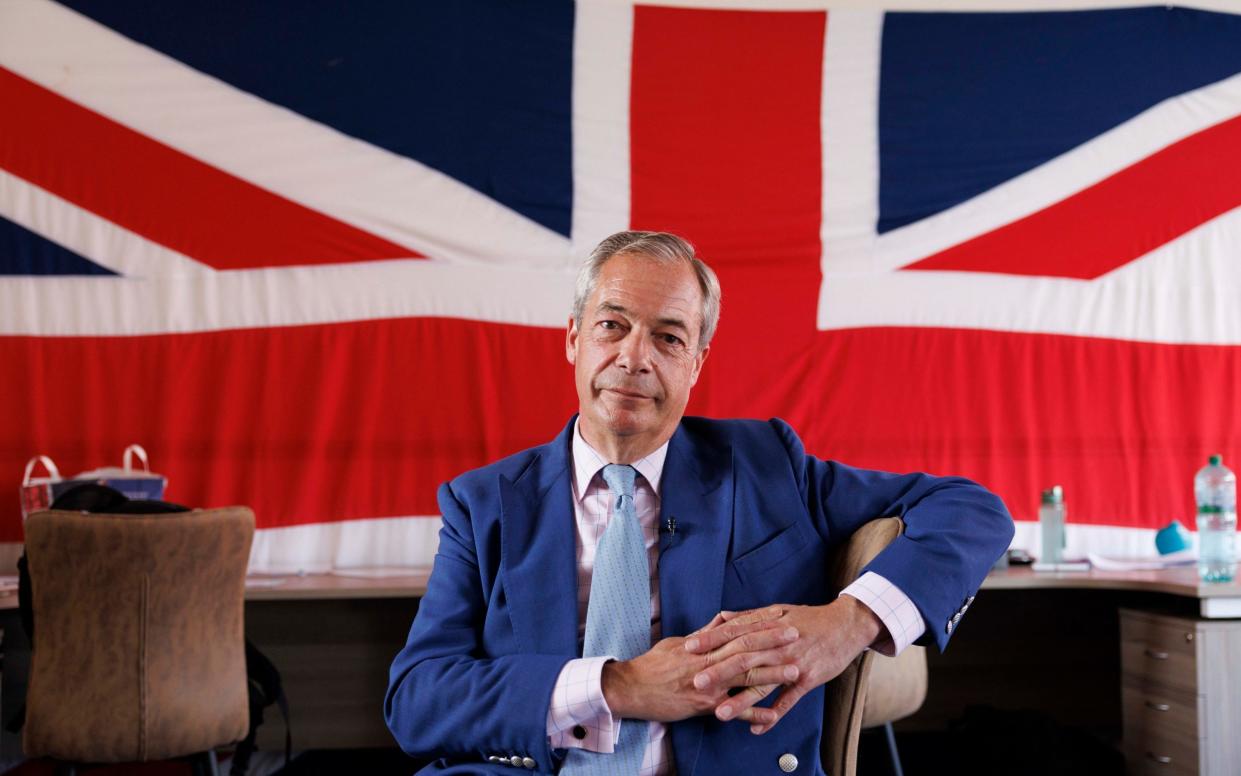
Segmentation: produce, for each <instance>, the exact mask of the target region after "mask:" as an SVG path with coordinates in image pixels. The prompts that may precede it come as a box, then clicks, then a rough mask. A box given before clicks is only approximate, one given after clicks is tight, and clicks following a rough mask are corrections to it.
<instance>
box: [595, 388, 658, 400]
mask: <svg viewBox="0 0 1241 776" xmlns="http://www.w3.org/2000/svg"><path fill="white" fill-rule="evenodd" d="M603 390H605V391H611V392H612V393H614V394H616V395H618V396H623V397H625V398H626V399H649V398H651V397H650V396H647V395H646V394H644V393H634V392H632V391H626V390H624V389H623V388H604V389H603Z"/></svg>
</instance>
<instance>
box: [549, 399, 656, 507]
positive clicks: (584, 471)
mask: <svg viewBox="0 0 1241 776" xmlns="http://www.w3.org/2000/svg"><path fill="white" fill-rule="evenodd" d="M670 441H671V440H670ZM667 455H668V442H664V443H663V444H662V445H660V446H659V448H658V449H657V450H655V451H654V452H652V453H651V454H650V455H648V456H646V457H645V458H642V459H641V460H638V461H634V462H633V468H635V469H637V470H638V474H641V475H642V477H643V479H645V480H646V481H647V483H648V484H649V485H650V486H651V489H652V490H654V491H655V495H656V496H658V495H659V480H660V478H661V477H662V475H663V473H664V458H665V457H667ZM609 463H611V461H608V460H607V459H605V458H604V457H603V456H602V455H600V454H599V453H598V452H597V451H596V450H595V448H593V447H591V446H590V445H589V444H588V443H587V442H586V440H585V439H583V438H582V430H581V419H580V418H579V419H578V420H576V421H574V423H573V485H574V493H573V495H574V497H575V498H576V499H577V500H578V501H581V500H582V499H583V498H584V497H585V496H586V489H587V488H588V487H590V481H591V480H593V479H594V478H595V475H596V474H598V473H599V470H601V469H602V468H603V467H605V466H607V465H608V464H609Z"/></svg>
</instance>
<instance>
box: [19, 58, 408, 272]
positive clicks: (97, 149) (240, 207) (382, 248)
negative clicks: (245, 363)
mask: <svg viewBox="0 0 1241 776" xmlns="http://www.w3.org/2000/svg"><path fill="white" fill-rule="evenodd" d="M0 105H4V106H5V114H6V117H7V118H6V120H5V121H0V167H3V168H4V169H6V170H8V171H9V172H11V173H13V174H14V175H17V176H19V177H21V178H24V179H26V180H28V181H30V182H31V183H33V184H35V185H37V186H40V187H42V188H44V189H47V190H48V191H50V192H52V193H53V194H56V195H57V196H59V197H62V198H64V199H66V200H69V201H70V202H73V203H75V204H77V205H79V206H81V207H83V208H85V209H87V210H90V211H93V212H95V213H97V214H98V215H100V216H102V217H103V218H106V219H108V220H109V221H113V222H114V223H117V224H120V225H121V226H123V227H125V228H126V229H129V230H130V231H132V232H136V233H138V234H140V235H142V236H144V237H146V238H148V239H150V240H152V241H153V242H156V243H159V244H160V245H164V246H166V247H168V248H171V249H173V250H175V251H178V252H180V253H183V254H185V255H186V256H189V257H190V258H193V259H196V260H198V261H201V262H204V263H206V264H209V265H211V266H213V267H216V268H217V269H246V268H251V267H281V266H291V265H298V264H333V263H340V262H351V261H372V260H378V259H394V258H411V257H418V254H417V253H416V252H414V251H411V250H410V249H409V248H404V247H402V246H400V245H396V244H395V243H391V242H388V241H387V240H384V239H382V238H379V237H376V236H375V235H373V234H368V233H367V232H364V231H362V230H360V229H357V228H355V227H352V226H349V225H348V224H345V223H342V222H340V221H337V220H336V219H333V218H330V217H329V216H326V215H324V214H322V213H319V212H317V211H314V210H311V209H309V208H307V207H305V206H303V205H299V204H297V203H296V202H293V201H291V200H289V199H285V198H284V197H281V196H280V195H278V194H273V193H272V192H270V191H266V190H264V189H261V188H259V187H258V186H255V185H254V184H252V183H248V182H247V181H244V180H242V179H241V178H237V177H235V176H233V175H230V174H228V173H226V172H223V171H221V170H219V169H217V168H215V167H212V166H210V165H207V164H204V163H203V162H200V161H198V160H197V159H194V158H192V157H189V156H187V155H185V154H183V153H181V152H180V151H177V150H175V149H172V148H170V147H168V146H166V145H163V144H162V143H159V142H157V141H155V140H152V139H151V138H149V137H146V136H145V135H141V134H139V133H137V132H135V131H133V130H131V129H129V128H127V127H125V126H123V125H121V124H118V123H117V122H115V121H112V120H111V119H108V118H105V117H104V116H101V115H100V114H98V113H95V112H94V111H91V110H89V109H87V108H84V107H82V106H81V105H78V104H76V103H73V102H70V101H69V100H66V99H64V98H63V97H61V96H59V95H57V94H56V93H54V92H51V91H49V90H47V89H44V88H43V87H41V86H39V85H37V84H34V83H32V82H30V81H27V80H26V79H24V78H22V77H20V76H18V75H16V74H15V73H13V72H11V71H9V70H6V69H4V68H0Z"/></svg>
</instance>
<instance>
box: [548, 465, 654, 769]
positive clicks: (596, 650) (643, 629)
mask: <svg viewBox="0 0 1241 776" xmlns="http://www.w3.org/2000/svg"><path fill="white" fill-rule="evenodd" d="M635 474H637V471H635V470H634V468H633V467H632V466H622V465H619V464H609V465H608V466H605V467H603V479H604V481H605V482H606V483H607V484H608V488H610V489H611V491H612V519H611V520H610V521H609V522H608V528H607V530H606V531H604V532H603V537H602V538H601V539H599V547H598V550H597V551H596V552H595V571H594V576H593V578H592V581H591V583H590V604H589V606H588V607H587V609H586V641H585V644H584V646H583V647H582V656H583V657H593V656H596V655H613V656H614V657H616V659H617V660H629V659H631V658H635V657H637V656H638V655H641V654H642V653H644V652H646V651H647V650H648V649H650V648H651V573H650V567H649V566H648V565H647V559H646V541H645V540H644V539H643V537H642V526H641V525H639V524H638V513H637V511H636V510H635V509H634V505H633V480H634V475H635ZM646 731H647V723H646V722H645V721H643V720H636V719H629V720H625V721H624V723H622V724H621V733H620V740H619V741H617V742H616V749H615V751H613V752H612V753H611V754H600V753H598V752H587V751H585V750H582V749H570V750H569V754H568V757H567V758H566V760H565V763H564V767H563V768H561V770H560V772H561V774H565V775H567V776H604V774H607V775H608V776H635V774H637V772H638V769H639V768H641V767H642V753H643V752H644V751H645V750H646V737H647V736H646Z"/></svg>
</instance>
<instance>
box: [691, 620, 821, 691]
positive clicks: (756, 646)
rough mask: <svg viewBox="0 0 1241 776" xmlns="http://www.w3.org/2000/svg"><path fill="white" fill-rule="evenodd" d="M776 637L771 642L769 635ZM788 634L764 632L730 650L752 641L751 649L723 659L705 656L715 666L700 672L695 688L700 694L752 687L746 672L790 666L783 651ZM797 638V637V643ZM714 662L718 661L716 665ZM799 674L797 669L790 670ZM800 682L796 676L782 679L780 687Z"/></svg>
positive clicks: (716, 655)
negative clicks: (748, 685) (721, 688)
mask: <svg viewBox="0 0 1241 776" xmlns="http://www.w3.org/2000/svg"><path fill="white" fill-rule="evenodd" d="M788 630H791V631H793V632H794V633H796V630H794V629H792V628H789V629H788ZM772 633H775V635H776V638H772V637H771V636H770V635H769V634H772ZM787 633H788V632H787V631H785V632H783V633H776V632H775V631H764V632H761V633H754V634H750V635H748V636H745V637H743V638H742V639H738V640H737V641H735V642H732V644H730V645H729V646H730V647H731V646H733V645H734V644H739V643H741V642H742V641H745V640H750V641H751V643H750V648H749V649H746V650H744V651H740V652H737V653H735V654H731V655H726V656H723V658H722V659H719V658H720V657H721V653H714V652H713V653H711V654H710V655H707V656H706V659H707V661H708V662H710V663H712V664H711V665H708V667H707V668H704V669H703V670H702V671H700V672H698V674H696V675H695V676H694V679H693V682H694V687H696V688H697V689H699V690H706V689H708V688H710V687H713V686H714V687H733V686H736V685H738V684H751V682H747V681H745V674H746V672H748V671H750V670H751V669H754V668H759V667H762V666H782V665H785V664H786V663H788V661H789V658H788V656H787V655H786V654H785V653H784V652H782V651H780V650H781V648H782V647H784V646H785V645H786V644H788V643H790V641H791V639H789V638H788V635H787ZM795 638H796V636H794V639H795ZM712 658H716V659H718V662H714V661H713V660H712ZM790 667H791V668H793V669H794V670H796V668H797V667H796V666H790ZM796 679H797V675H796V674H795V675H792V676H783V677H781V680H780V681H779V682H778V684H785V683H787V682H791V681H794V680H796Z"/></svg>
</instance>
